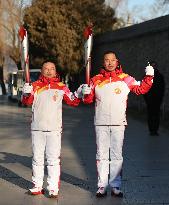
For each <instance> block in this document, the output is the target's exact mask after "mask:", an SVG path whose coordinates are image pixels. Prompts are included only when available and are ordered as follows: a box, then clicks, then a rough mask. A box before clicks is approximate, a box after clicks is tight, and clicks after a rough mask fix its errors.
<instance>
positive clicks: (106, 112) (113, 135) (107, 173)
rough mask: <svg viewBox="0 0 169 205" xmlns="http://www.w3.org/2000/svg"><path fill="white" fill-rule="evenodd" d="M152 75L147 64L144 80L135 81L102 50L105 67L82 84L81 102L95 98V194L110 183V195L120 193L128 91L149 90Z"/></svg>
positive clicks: (98, 194) (102, 194)
mask: <svg viewBox="0 0 169 205" xmlns="http://www.w3.org/2000/svg"><path fill="white" fill-rule="evenodd" d="M153 76H154V69H153V67H152V66H150V65H149V66H147V67H146V69H145V77H144V78H143V80H142V81H141V82H137V81H136V80H135V78H133V77H131V76H129V75H128V74H126V73H124V72H123V71H122V67H121V65H120V64H119V61H118V59H117V58H116V54H115V53H114V52H112V51H108V52H106V53H105V54H104V68H103V69H102V70H101V71H100V73H99V74H98V75H96V76H94V77H93V78H91V80H90V84H89V86H88V85H87V84H84V85H83V86H81V88H82V94H83V98H82V99H83V102H84V103H86V104H89V103H92V102H93V101H95V129H96V143H97V154H96V160H97V171H98V190H97V192H96V196H97V197H103V196H105V195H107V188H108V186H110V187H111V195H112V196H117V197H123V193H122V191H121V170H122V163H123V156H122V147H123V139H124V131H125V126H126V125H127V121H126V108H127V99H128V94H129V93H130V91H131V92H133V93H135V94H136V95H140V94H144V93H146V92H148V90H149V89H150V88H151V86H152V83H153ZM109 158H110V160H109ZM109 166H110V167H109Z"/></svg>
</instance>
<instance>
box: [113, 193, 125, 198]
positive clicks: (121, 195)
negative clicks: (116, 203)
mask: <svg viewBox="0 0 169 205" xmlns="http://www.w3.org/2000/svg"><path fill="white" fill-rule="evenodd" d="M111 196H113V197H118V198H123V193H119V194H115V193H113V192H112V193H111Z"/></svg>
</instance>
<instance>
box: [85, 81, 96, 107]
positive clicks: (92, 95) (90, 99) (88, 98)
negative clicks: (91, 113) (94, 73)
mask: <svg viewBox="0 0 169 205" xmlns="http://www.w3.org/2000/svg"><path fill="white" fill-rule="evenodd" d="M90 87H91V93H90V94H89V95H84V97H83V102H84V104H90V103H93V102H94V100H95V86H94V83H93V81H92V80H91V81H90Z"/></svg>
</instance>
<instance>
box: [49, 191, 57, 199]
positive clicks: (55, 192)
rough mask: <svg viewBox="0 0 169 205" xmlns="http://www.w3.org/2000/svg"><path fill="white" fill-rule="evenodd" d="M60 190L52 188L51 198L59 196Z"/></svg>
mask: <svg viewBox="0 0 169 205" xmlns="http://www.w3.org/2000/svg"><path fill="white" fill-rule="evenodd" d="M58 194H59V193H58V191H55V190H50V191H49V198H56V199H57V198H58Z"/></svg>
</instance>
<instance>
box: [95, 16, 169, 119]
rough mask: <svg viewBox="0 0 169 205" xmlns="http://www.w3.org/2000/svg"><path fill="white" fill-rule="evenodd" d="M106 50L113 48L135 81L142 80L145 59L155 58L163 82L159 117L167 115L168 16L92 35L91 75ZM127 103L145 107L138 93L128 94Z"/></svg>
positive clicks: (168, 70)
mask: <svg viewBox="0 0 169 205" xmlns="http://www.w3.org/2000/svg"><path fill="white" fill-rule="evenodd" d="M106 50H113V51H114V52H115V53H116V54H117V56H118V58H119V60H120V62H121V64H122V66H123V70H124V72H127V73H128V74H130V75H132V76H133V77H135V78H136V79H137V80H141V79H142V77H143V75H144V68H145V66H146V65H147V62H148V61H149V60H155V61H157V63H158V67H159V70H160V71H161V73H162V74H163V75H164V78H165V83H166V90H165V98H164V102H163V105H162V111H163V115H162V116H163V118H165V117H167V116H168V114H166V113H169V15H167V16H163V17H160V18H156V19H153V20H150V21H146V22H144V23H141V24H137V25H133V26H130V27H127V28H122V29H119V30H116V31H110V32H107V33H104V34H102V35H98V36H95V37H94V43H93V51H92V74H93V75H94V74H96V73H97V72H98V70H99V68H100V67H101V65H102V56H103V53H104V52H105V51H106ZM128 104H129V106H130V107H133V106H134V107H136V108H137V109H138V110H141V109H144V108H145V104H144V101H143V97H142V96H134V95H133V94H131V95H130V97H129V103H128Z"/></svg>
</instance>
